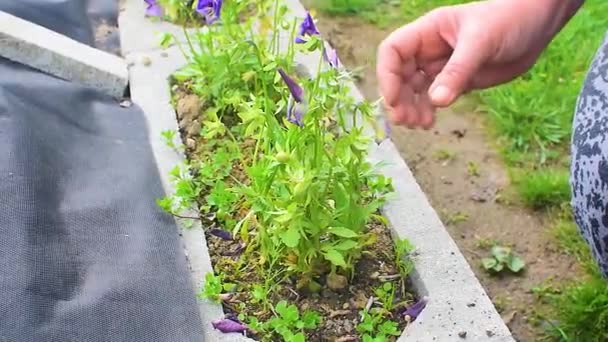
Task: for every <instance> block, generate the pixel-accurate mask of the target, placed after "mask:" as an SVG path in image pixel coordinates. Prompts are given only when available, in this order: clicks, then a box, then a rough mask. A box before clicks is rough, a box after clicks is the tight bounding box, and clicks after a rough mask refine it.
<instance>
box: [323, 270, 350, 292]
mask: <svg viewBox="0 0 608 342" xmlns="http://www.w3.org/2000/svg"><path fill="white" fill-rule="evenodd" d="M347 285H348V279H347V278H346V277H345V276H343V275H340V274H336V273H331V274H329V275H328V276H327V287H329V288H330V289H332V290H335V291H337V290H342V289H344V288H346V286H347Z"/></svg>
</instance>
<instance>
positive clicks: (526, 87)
mask: <svg viewBox="0 0 608 342" xmlns="http://www.w3.org/2000/svg"><path fill="white" fill-rule="evenodd" d="M464 2H468V1H462V0H461V1H458V0H409V1H408V0H319V1H318V2H317V4H316V8H318V9H319V10H321V11H324V12H326V13H329V14H332V15H352V16H359V17H361V18H362V19H363V20H367V21H369V22H372V23H374V24H376V25H378V26H380V27H388V26H393V25H395V24H398V23H406V22H408V21H411V20H413V19H415V18H416V17H418V16H419V15H421V14H423V13H425V12H426V11H428V10H431V9H433V8H435V7H439V6H442V5H451V4H458V3H464ZM606 13H608V2H606V1H604V0H588V1H586V3H585V5H584V7H583V8H582V9H581V10H580V11H579V13H578V14H577V15H576V16H575V17H574V18H573V19H572V21H571V22H570V23H569V24H568V26H567V27H566V28H565V29H564V30H563V31H562V32H561V33H560V34H559V35H558V36H557V37H556V38H555V39H554V40H553V42H552V43H551V44H550V46H549V47H548V48H547V49H546V50H545V51H544V53H543V54H542V56H541V57H540V59H539V60H538V62H537V63H536V65H535V66H534V67H533V68H532V70H530V71H529V72H527V73H526V74H525V75H523V76H522V77H520V78H518V79H517V80H515V81H513V82H511V83H509V84H505V85H502V86H499V87H496V88H492V89H488V90H485V91H481V92H478V93H476V94H474V95H472V96H474V97H475V98H477V100H478V108H479V111H480V112H482V113H486V114H487V116H488V121H489V127H490V129H491V133H492V135H493V136H494V137H495V138H496V142H497V146H498V148H499V149H500V151H501V153H502V156H503V158H504V160H505V162H506V164H507V165H508V167H509V171H510V174H511V178H512V180H513V183H514V184H515V188H516V189H517V191H518V193H519V195H520V197H521V200H522V202H523V203H524V204H525V205H527V206H529V207H531V208H534V209H536V210H545V211H548V212H550V213H554V216H555V225H554V227H553V228H552V232H553V233H554V235H555V239H556V242H557V244H558V245H559V246H560V248H562V249H563V250H564V251H565V252H566V253H570V254H573V255H574V256H576V258H577V260H579V262H580V263H581V265H582V266H583V268H584V269H585V270H586V272H587V277H586V279H581V280H578V281H577V282H576V283H572V284H560V285H559V286H558V287H559V288H554V291H541V293H539V299H540V300H541V301H542V302H544V303H546V304H548V310H546V312H544V315H545V317H544V319H545V321H546V322H550V323H548V324H547V327H548V329H547V335H548V337H549V338H551V339H554V340H562V341H606V340H608V336H607V332H608V282H606V281H605V280H603V279H601V277H600V276H599V274H598V271H597V268H596V267H595V263H594V262H593V260H592V259H591V257H590V254H589V251H588V248H587V245H586V244H585V243H584V242H583V240H582V239H581V237H580V236H579V234H578V232H577V229H576V226H575V225H574V223H573V220H572V217H571V215H570V214H569V208H568V206H567V203H568V202H569V199H570V190H569V184H568V167H569V163H570V160H569V159H570V158H569V141H570V132H571V129H572V115H573V113H574V108H575V103H576V99H577V96H578V93H579V90H580V88H581V85H582V82H583V79H584V77H585V74H586V71H587V68H588V66H589V64H590V61H591V59H592V58H593V55H594V53H595V50H596V49H597V48H598V46H599V44H600V42H601V40H602V38H603V37H604V34H605V32H606V29H608V16H606Z"/></svg>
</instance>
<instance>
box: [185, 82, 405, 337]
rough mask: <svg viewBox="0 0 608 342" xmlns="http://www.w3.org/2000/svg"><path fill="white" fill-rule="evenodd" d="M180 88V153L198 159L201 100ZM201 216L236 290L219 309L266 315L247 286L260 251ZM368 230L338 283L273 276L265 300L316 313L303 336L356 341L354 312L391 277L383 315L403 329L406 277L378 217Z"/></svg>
mask: <svg viewBox="0 0 608 342" xmlns="http://www.w3.org/2000/svg"><path fill="white" fill-rule="evenodd" d="M186 88H187V86H174V87H173V91H174V101H175V108H176V112H177V119H178V122H179V127H180V133H181V137H182V140H183V143H184V145H185V146H186V155H187V156H188V158H189V159H191V160H192V159H198V158H200V156H201V154H202V153H203V150H204V149H205V148H207V149H208V147H206V146H207V145H208V142H206V141H204V139H203V138H202V137H200V136H199V132H200V129H201V124H200V114H201V112H202V110H203V108H204V104H203V103H201V101H200V100H199V98H198V97H197V96H196V95H193V94H192V93H190V92H189V91H188V90H186ZM253 146H254V144H252V143H251V142H248V141H244V142H243V143H242V145H241V150H242V151H243V155H248V154H253V151H252V149H253ZM248 152H251V153H248ZM232 176H234V177H236V178H238V179H239V181H241V182H245V183H246V182H247V177H246V175H245V174H244V172H243V171H242V167H241V166H240V165H238V162H236V163H235V164H234V165H233V170H232ZM245 214H246V210H244V212H243V213H239V214H237V215H239V216H241V217H244V215H245ZM201 220H202V222H203V227H204V229H205V231H206V238H207V243H208V246H209V252H210V255H211V261H212V264H213V267H214V270H215V271H216V274H218V273H221V274H224V275H225V279H224V280H225V282H228V283H235V284H237V290H236V292H235V293H234V294H233V295H232V296H231V297H230V299H228V300H226V301H224V303H223V304H224V309H225V312H226V313H234V314H239V313H242V314H245V315H247V316H254V317H256V318H258V319H259V320H260V321H264V320H266V319H268V318H270V317H271V316H272V314H273V313H272V311H271V310H269V308H264V307H263V305H262V304H261V303H255V301H254V300H253V297H252V288H253V286H254V285H256V284H264V282H265V281H266V280H267V279H268V275H267V274H264V273H263V272H261V269H262V267H261V266H262V265H261V264H260V256H259V255H258V254H257V253H256V251H255V250H254V251H249V250H247V249H246V248H245V250H247V251H246V252H243V246H241V243H240V242H239V241H232V240H223V239H221V238H219V237H217V236H215V235H212V234H210V233H209V232H210V230H211V229H214V228H222V227H221V225H220V224H219V223H218V222H217V221H216V220H214V219H213V218H212V217H211V218H209V217H208V215H202V216H201ZM368 229H369V231H370V232H371V233H374V235H376V237H377V241H376V242H375V243H374V244H372V245H371V246H369V247H368V248H367V250H365V251H364V252H363V255H362V258H361V259H360V260H359V261H358V263H357V265H356V267H355V270H354V274H353V276H352V278H351V279H346V278H342V279H341V280H345V281H347V282H348V283H347V284H345V285H346V286H343V288H340V289H338V288H337V287H339V286H337V287H336V286H332V287H333V288H334V290H332V289H330V288H329V286H328V280H327V279H326V277H325V276H321V277H320V279H316V281H317V282H318V283H319V284H320V285H321V286H322V288H321V289H320V290H319V291H318V292H315V293H311V292H310V291H305V290H298V288H297V286H296V279H290V278H287V279H280V278H279V279H278V280H277V281H278V285H279V286H278V287H276V289H277V290H276V291H275V292H273V293H271V294H270V296H269V300H270V302H272V303H277V302H278V301H280V300H287V301H288V303H289V304H295V305H297V306H298V307H299V308H300V313H302V312H303V311H305V310H314V311H316V312H318V313H320V314H321V315H322V317H323V319H322V322H321V324H320V325H319V326H318V327H317V329H315V330H314V331H311V332H310V334H309V335H308V336H307V340H308V341H336V342H338V341H341V342H346V341H359V338H358V337H357V336H358V334H357V331H356V326H357V325H358V324H359V322H360V319H361V315H360V312H361V311H362V310H363V309H364V308H365V307H366V305H368V301H370V297H372V296H375V295H374V290H375V289H377V288H379V287H381V286H382V284H383V283H384V282H385V281H391V282H392V283H393V285H394V286H395V287H396V288H397V291H396V293H395V297H394V302H393V303H394V309H392V310H391V312H390V313H388V317H389V318H391V319H392V320H393V321H396V322H398V323H399V326H400V328H401V329H403V328H405V326H406V322H405V320H404V319H403V317H402V316H401V315H400V312H402V311H403V310H404V309H405V308H406V307H407V306H409V305H411V304H412V303H413V302H414V297H413V296H412V295H411V294H410V293H409V292H408V289H407V284H406V280H405V279H403V278H402V277H400V276H399V272H398V268H397V265H396V263H395V255H394V246H393V241H392V238H391V235H390V231H389V229H388V228H387V227H386V226H385V225H383V224H380V223H378V222H373V223H370V224H369V225H368ZM386 278H389V279H386ZM272 282H274V280H273V281H272ZM373 307H375V308H380V307H382V303H380V302H378V301H377V299H376V300H375V301H374V302H373ZM254 337H259V336H254ZM394 340H395V339H392V340H391V341H394Z"/></svg>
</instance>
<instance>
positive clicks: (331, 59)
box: [323, 48, 342, 69]
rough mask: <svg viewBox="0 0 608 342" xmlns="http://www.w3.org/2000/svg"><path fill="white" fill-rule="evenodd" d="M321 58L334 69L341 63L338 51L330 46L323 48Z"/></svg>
mask: <svg viewBox="0 0 608 342" xmlns="http://www.w3.org/2000/svg"><path fill="white" fill-rule="evenodd" d="M323 59H324V60H325V61H326V62H327V63H329V65H331V67H332V68H334V69H338V68H339V67H340V66H341V65H342V63H341V62H340V58H338V52H337V51H336V50H334V49H332V48H325V49H323Z"/></svg>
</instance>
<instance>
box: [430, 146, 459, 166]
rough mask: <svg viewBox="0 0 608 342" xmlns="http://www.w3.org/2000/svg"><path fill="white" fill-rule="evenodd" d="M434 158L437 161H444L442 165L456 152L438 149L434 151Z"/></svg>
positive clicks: (451, 158)
mask: <svg viewBox="0 0 608 342" xmlns="http://www.w3.org/2000/svg"><path fill="white" fill-rule="evenodd" d="M435 158H436V159H437V160H439V161H442V162H444V165H445V164H447V163H449V162H450V161H452V160H454V158H456V154H455V153H454V152H452V151H450V150H446V149H439V150H437V151H435Z"/></svg>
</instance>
